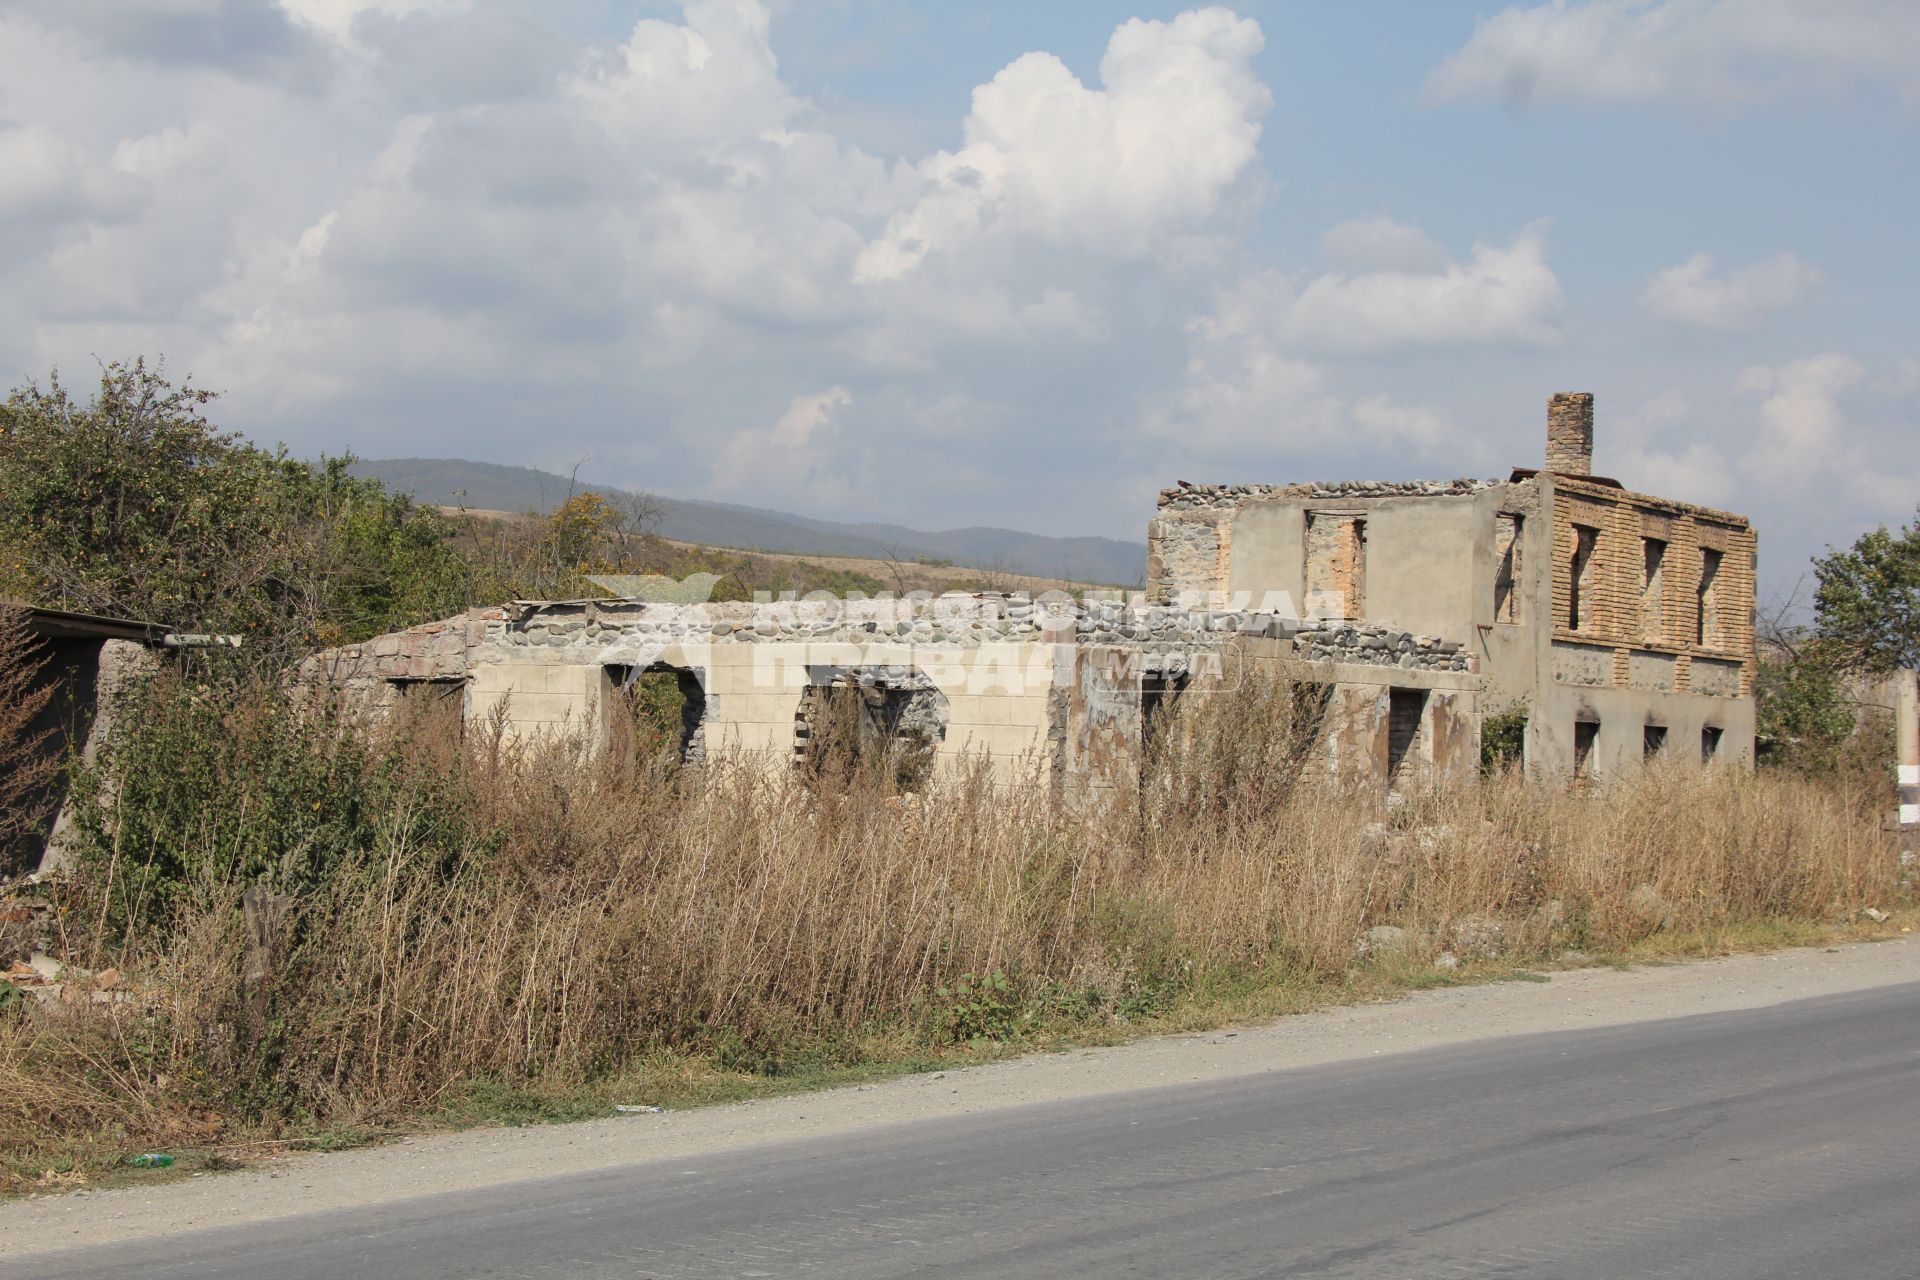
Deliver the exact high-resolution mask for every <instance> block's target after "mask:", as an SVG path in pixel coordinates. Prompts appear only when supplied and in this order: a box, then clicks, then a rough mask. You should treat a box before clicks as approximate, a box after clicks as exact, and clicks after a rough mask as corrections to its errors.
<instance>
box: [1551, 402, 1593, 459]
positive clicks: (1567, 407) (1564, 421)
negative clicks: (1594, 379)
mask: <svg viewBox="0 0 1920 1280" xmlns="http://www.w3.org/2000/svg"><path fill="white" fill-rule="evenodd" d="M1547 470H1549V471H1552V472H1556V473H1558V474H1560V475H1569V476H1588V475H1592V474H1593V394H1592V393H1591V392H1588V391H1556V392H1554V393H1553V395H1552V396H1550V397H1548V399H1547Z"/></svg>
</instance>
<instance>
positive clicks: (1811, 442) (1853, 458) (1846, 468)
mask: <svg viewBox="0 0 1920 1280" xmlns="http://www.w3.org/2000/svg"><path fill="white" fill-rule="evenodd" d="M1865 373H1866V369H1865V367H1864V366H1863V365H1862V364H1861V363H1860V362H1859V361H1858V360H1855V359H1854V358H1853V357H1852V356H1849V355H1845V354H1842V353H1839V352H1828V353H1826V354H1824V355H1817V356H1809V357H1807V358H1805V359H1802V360H1794V361H1790V362H1788V363H1787V364H1783V365H1777V366H1767V365H1755V366H1754V367H1752V368H1750V369H1747V370H1745V371H1744V372H1742V373H1741V375H1740V380H1739V383H1738V386H1739V389H1740V390H1741V391H1742V392H1745V393H1748V394H1753V395H1760V396H1763V397H1764V398H1763V399H1762V400H1761V402H1760V431H1759V433H1758V434H1757V435H1756V436H1755V438H1754V440H1753V445H1752V448H1751V449H1750V450H1749V452H1748V453H1747V456H1746V457H1745V458H1744V459H1743V460H1742V464H1741V465H1742V469H1743V470H1744V471H1746V472H1747V473H1748V474H1750V475H1751V476H1753V477H1755V478H1756V479H1759V480H1762V481H1765V482H1768V483H1770V484H1774V485H1778V486H1782V487H1785V486H1788V485H1794V484H1803V483H1805V482H1806V481H1808V480H1809V479H1812V478H1814V477H1818V476H1821V475H1826V474H1831V473H1835V472H1841V473H1844V472H1851V471H1856V470H1858V469H1860V467H1861V465H1862V464H1863V463H1864V461H1865V459H1863V458H1861V457H1860V456H1859V452H1858V449H1857V447H1856V445H1855V443H1854V441H1853V439H1852V438H1851V435H1850V433H1849V431H1848V424H1847V417H1846V414H1845V412H1844V411H1843V410H1842V409H1841V406H1840V395H1841V393H1842V392H1844V391H1846V390H1847V388H1849V387H1851V386H1853V385H1854V384H1855V383H1857V382H1859V381H1860V379H1861V377H1862V376H1863V375H1864V374H1865Z"/></svg>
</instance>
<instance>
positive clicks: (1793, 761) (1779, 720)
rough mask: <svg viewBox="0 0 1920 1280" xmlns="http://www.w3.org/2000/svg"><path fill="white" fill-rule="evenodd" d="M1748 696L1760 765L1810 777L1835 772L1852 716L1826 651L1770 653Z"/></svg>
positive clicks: (1807, 647) (1778, 649)
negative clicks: (1753, 706)
mask: <svg viewBox="0 0 1920 1280" xmlns="http://www.w3.org/2000/svg"><path fill="white" fill-rule="evenodd" d="M1753 692H1754V698H1755V700H1756V702H1757V704H1758V705H1757V707H1756V716H1757V719H1758V724H1757V725H1756V729H1757V734H1756V736H1757V738H1758V740H1759V741H1758V744H1757V745H1758V748H1759V753H1760V758H1761V760H1762V761H1763V762H1764V763H1767V764H1782V765H1787V766H1789V767H1791V768H1797V769H1803V770H1809V771H1813V772H1828V771H1831V770H1832V769H1834V768H1836V767H1838V765H1839V763H1840V760H1841V758H1842V755H1843V752H1844V749H1845V747H1846V745H1847V742H1848V740H1849V739H1850V738H1852V737H1853V735H1854V730H1855V728H1856V725H1857V724H1858V714H1857V709H1856V707H1855V705H1854V701H1853V698H1852V697H1851V696H1850V694H1849V692H1848V690H1847V686H1846V681H1845V678H1844V675H1843V673H1842V672H1841V671H1840V669H1839V667H1838V666H1837V665H1836V663H1835V661H1834V659H1833V654H1832V649H1831V647H1830V646H1827V645H1823V644H1821V643H1819V642H1818V641H1815V642H1813V643H1810V644H1799V645H1795V646H1792V647H1787V646H1772V647H1770V648H1769V650H1768V652H1767V653H1766V654H1764V655H1763V656H1762V658H1761V661H1760V666H1759V671H1758V673H1757V675H1756V676H1755V679H1754V689H1753Z"/></svg>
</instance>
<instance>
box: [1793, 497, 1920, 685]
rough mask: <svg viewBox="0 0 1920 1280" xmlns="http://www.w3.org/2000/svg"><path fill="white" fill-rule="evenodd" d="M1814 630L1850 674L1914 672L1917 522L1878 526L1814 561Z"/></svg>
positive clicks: (1919, 660)
mask: <svg viewBox="0 0 1920 1280" xmlns="http://www.w3.org/2000/svg"><path fill="white" fill-rule="evenodd" d="M1813 573H1814V578H1815V579H1816V581H1817V582H1818V584H1819V585H1818V587H1817V588H1816V590H1815V592H1814V597H1813V601H1814V617H1815V630H1816V631H1817V632H1818V633H1819V635H1820V637H1821V639H1822V640H1823V641H1824V642H1825V643H1826V644H1827V645H1828V646H1830V648H1831V650H1832V652H1833V654H1834V658H1835V661H1836V662H1837V663H1838V664H1839V665H1840V666H1841V667H1843V668H1845V669H1847V670H1854V671H1869V672H1876V673H1884V672H1888V671H1894V670H1897V669H1899V668H1902V667H1920V522H1916V523H1914V524H1911V525H1908V526H1906V527H1905V528H1904V529H1902V530H1901V531H1900V534H1899V536H1897V537H1896V536H1895V535H1893V534H1891V533H1889V532H1888V531H1887V529H1886V527H1885V526H1884V525H1883V526H1881V527H1880V528H1878V529H1875V530H1874V531H1873V532H1871V533H1867V534H1862V535H1861V536H1860V538H1859V539H1858V540H1857V541H1855V542H1854V544H1853V546H1851V547H1849V548H1848V549H1846V550H1845V551H1830V552H1829V553H1828V554H1827V555H1826V556H1825V557H1823V558H1821V559H1819V560H1816V561H1814V566H1813Z"/></svg>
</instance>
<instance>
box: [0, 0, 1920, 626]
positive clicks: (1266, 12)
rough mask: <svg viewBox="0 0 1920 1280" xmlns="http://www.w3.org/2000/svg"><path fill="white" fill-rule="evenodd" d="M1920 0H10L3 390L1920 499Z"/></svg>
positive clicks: (385, 415) (506, 431) (786, 473)
mask: <svg viewBox="0 0 1920 1280" xmlns="http://www.w3.org/2000/svg"><path fill="white" fill-rule="evenodd" d="M1917 129H1920V5H1914V4H1911V3H1909V2H1908V0H1824V2H1822V3H1815V2H1813V0H1561V2H1560V3H1549V4H1534V3H1523V4H1515V5H1501V4H1498V3H1484V4H1453V3H1443V2H1440V0H1420V2H1418V3H1415V2H1413V0H1407V2H1406V3H1387V2H1386V0H1376V2H1371V3H1343V4H1331V3H1313V4H1307V3H1292V4H1289V3H1279V2H1277V0H1264V2H1260V3H1247V4H1242V5H1238V6H1233V7H1231V8H1218V7H1211V8H1210V7H1196V6H1180V5H1166V4H1146V3H1133V4H1107V3H1095V2H1093V0H1074V2H1071V3H1068V2H1064V0H1062V2H1059V3H1046V4H1036V3H1031V2H1029V3H1025V4H1014V3H1006V4H970V5H964V6H962V5H947V4H908V3H898V2H879V0H875V2H871V3H867V2H861V0H838V2H836V0H814V2H810V3H791V2H790V3H772V4H770V5H763V4H760V3H755V2H754V0H695V2H694V3H690V4H688V5H685V6H684V7H683V6H681V5H678V4H641V5H635V4H622V3H614V2H612V0H576V2H575V3H571V4H567V3H559V2H556V3H549V4H539V5H535V4H531V3H525V4H522V3H516V2H515V0H496V2H492V3H485V4H481V3H469V2H467V0H279V2H278V3H274V2H272V0H101V2H100V3H96V4H90V5H86V6H75V5H71V4H67V3H63V2H62V0H0V173H6V174H8V175H9V180H8V181H7V182H5V183H0V289H4V291H5V293H6V296H7V297H8V298H9V300H10V305H9V306H8V307H7V308H6V309H5V310H4V314H0V373H4V374H5V375H6V376H7V379H8V382H9V384H10V385H11V384H14V383H18V382H21V381H24V380H26V379H28V378H33V377H42V378H44V376H45V375H46V372H47V370H48V369H50V368H52V367H54V366H56V365H57V366H59V367H60V369H61V370H62V371H63V373H64V375H65V376H66V377H67V378H68V379H69V380H70V381H84V380H85V379H86V378H87V377H88V376H89V375H90V373H91V370H92V369H93V367H94V362H95V361H96V359H110V358H114V357H118V356H127V355H132V354H136V353H146V354H148V355H150V356H152V355H162V354H163V355H165V356H166V358H167V360H168V364H169V367H170V369H171V370H172V371H174V372H175V373H176V374H180V373H188V372H190V373H192V374H193V375H194V377H195V379H196V380H197V381H199V382H201V383H202V384H204V385H207V386H210V387H214V388H217V389H220V390H222V391H223V392H224V393H225V399H224V400H223V402H222V403H221V405H220V409H219V418H220V420H221V421H222V422H223V424H225V425H227V426H230V427H232V428H235V429H239V430H243V431H245V432H247V433H248V434H250V435H252V436H254V437H256V438H258V439H262V440H265V441H274V440H284V441H286V442H287V444H288V445H289V446H290V447H292V448H293V449H295V450H296V451H299V452H302V453H307V454H312V453H317V452H319V451H322V450H326V451H331V452H338V451H341V450H344V449H352V450H354V451H356V452H358V453H360V454H362V455H365V456H374V457H378V456H393V455H401V454H420V455H428V456H434V455H443V456H450V455H459V456H466V457H473V458H481V459H487V460H492V461H498V462H512V463H527V464H531V465H537V466H544V467H549V468H555V469H561V470H566V469H568V468H570V467H571V466H572V465H573V464H574V463H576V462H579V461H581V460H582V459H585V460H587V461H586V464H585V466H584V467H583V474H588V475H592V476H594V477H595V478H597V479H601V480H604V481H607V482H611V483H618V484H627V485H633V486H637V487H647V488H652V489H656V490H658V491H661V492H664V493H670V494H682V495H689V496H708V497H715V498H723V499H732V500H738V501H748V502H754V503H759V504H764V505H770V506H776V507H783V508H787V509H791V510H798V511H803V512H808V513H811V514H816V515H823V516H831V517H836V518H846V519H883V520H896V521H901V522H904V523H910V524H917V525H920V526H922V527H930V526H950V525H959V524H975V523H994V524H1006V525H1013V526H1017V527H1026V528H1033V529H1037V530H1041V531H1044V532H1050V533H1103V534H1109V535H1112V536H1117V537H1138V536H1139V535H1140V532H1141V530H1142V528H1143V526H1144V522H1145V520H1146V519H1147V517H1148V516H1149V515H1150V514H1151V511H1152V501H1153V493H1154V491H1155V490H1156V489H1157V488H1158V487H1159V486H1160V485H1162V484H1165V483H1168V482H1170V481H1172V480H1173V479H1176V478H1179V479H1188V480H1194V481H1205V480H1259V481H1280V480H1289V479H1304V478H1329V479H1337V478H1348V477H1361V476H1416V475H1432V476H1451V475H1457V474H1480V475H1494V474H1500V473H1502V472H1503V471H1504V470H1505V468H1506V467H1508V466H1511V465H1516V464H1519V465H1530V464H1533V463H1535V462H1536V461H1537V460H1538V458H1539V455H1540V452H1541V437H1542V433H1543V423H1544V405H1545V401H1546V397H1547V395H1548V394H1549V393H1550V392H1552V391H1555V390H1590V391H1593V392H1595V393H1596V395H1597V397H1598V439H1599V446H1598V457H1597V469H1599V470H1600V471H1602V472H1604V473H1607V474H1611V475H1614V476H1616V477H1618V478H1619V479H1621V480H1622V481H1623V482H1625V483H1626V484H1628V485H1629V486H1630V487H1635V488H1641V489H1646V490H1650V491H1653V492H1658V493H1664V494H1667V495H1670V496H1674V497H1680V498H1688V499H1692V500H1695V501H1700V502H1705V503H1709V504H1714V505H1722V506H1728V507H1732V508H1734V509H1737V510H1743V511H1746V512H1747V513H1749V514H1751V515H1752V516H1753V517H1754V518H1755V520H1756V521H1757V522H1758V524H1759V526H1760V529H1761V538H1762V540H1761V547H1762V579H1763V585H1764V586H1765V587H1766V588H1768V589H1770V590H1773V591H1776V592H1779V591H1784V590H1786V589H1788V588H1790V587H1791V586H1792V584H1793V583H1794V581H1795V580H1796V579H1798V578H1799V577H1801V576H1802V574H1803V573H1804V571H1805V565H1806V558H1807V556H1808V555H1809V554H1811V553H1814V552H1817V551H1818V550H1819V549H1820V548H1821V547H1823V546H1824V545H1826V544H1829V543H1845V542H1847V541H1850V540H1851V539H1852V538H1853V537H1854V536H1856V535H1857V534H1858V533H1859V532H1861V531H1862V530H1863V529H1865V528H1869V527H1872V526H1874V525H1877V524H1880V523H1899V522H1901V521H1904V520H1908V519H1911V518H1912V517H1913V515H1914V506H1915V501H1916V498H1920V445H1917V444H1916V437H1915V430H1914V427H1915V421H1916V418H1920V324H1916V322H1915V320H1914V318H1913V313H1912V312H1913V299H1914V298H1916V297H1920V253H1916V252H1915V246H1914V235H1913V231H1912V227H1913V225H1914V215H1913V211H1914V209H1915V207H1916V204H1917V203H1920V201H1917V200H1916V197H1920V163H1916V161H1920V155H1916V145H1915V144H1916V130H1917Z"/></svg>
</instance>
